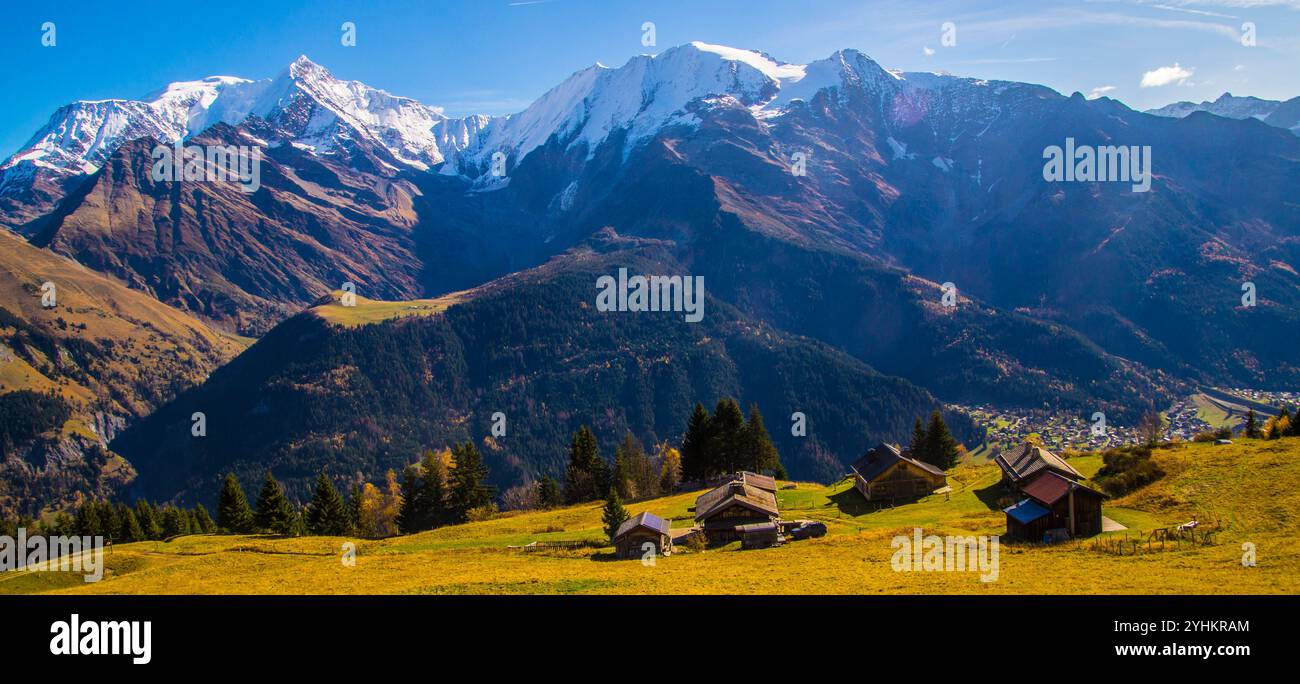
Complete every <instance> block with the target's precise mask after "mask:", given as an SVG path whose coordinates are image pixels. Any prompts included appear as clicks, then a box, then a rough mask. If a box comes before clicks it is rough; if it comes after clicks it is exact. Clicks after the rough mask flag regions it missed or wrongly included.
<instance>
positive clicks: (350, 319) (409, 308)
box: [308, 290, 466, 328]
mask: <svg viewBox="0 0 1300 684" xmlns="http://www.w3.org/2000/svg"><path fill="white" fill-rule="evenodd" d="M465 295H466V293H465V292H452V293H450V294H445V295H443V296H441V297H438V298H436V299H412V300H404V301H398V302H386V301H382V300H379V299H366V298H365V297H362V296H360V295H356V303H355V305H354V306H343V304H342V303H341V299H342V296H343V292H342V291H341V290H335V291H334V292H331V293H330V300H329V301H328V302H326V303H323V304H318V305H316V306H313V307H312V308H311V309H308V310H309V311H311V312H312V313H313V314H315V315H316V316H319V317H321V318H323V319H325V320H327V321H329V322H330V323H334V324H335V325H341V326H344V327H349V328H358V327H361V326H363V325H370V324H372V323H380V322H383V321H387V320H390V319H394V318H404V317H406V316H432V315H434V314H439V313H442V312H443V311H446V310H447V309H448V308H450V307H451V306H452V305H453V304H457V303H459V302H461V301H462V300H463V298H464V297H465Z"/></svg>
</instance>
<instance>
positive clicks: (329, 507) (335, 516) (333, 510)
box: [307, 471, 350, 537]
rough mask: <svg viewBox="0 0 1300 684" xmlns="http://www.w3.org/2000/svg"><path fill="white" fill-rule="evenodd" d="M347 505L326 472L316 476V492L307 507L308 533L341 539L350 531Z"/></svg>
mask: <svg viewBox="0 0 1300 684" xmlns="http://www.w3.org/2000/svg"><path fill="white" fill-rule="evenodd" d="M349 518H350V516H349V515H348V506H347V503H345V502H344V501H343V496H342V495H341V494H339V490H338V489H336V488H335V487H334V481H333V480H331V479H330V477H329V475H326V474H325V471H321V472H320V474H318V475H317V476H316V491H315V492H314V493H313V494H312V497H311V504H310V505H309V506H308V507H307V531H308V532H310V533H311V534H318V535H323V536H329V537H341V536H343V535H346V534H347V533H348V532H349V531H350V530H349V525H348V521H349Z"/></svg>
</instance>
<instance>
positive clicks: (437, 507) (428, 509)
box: [420, 449, 459, 530]
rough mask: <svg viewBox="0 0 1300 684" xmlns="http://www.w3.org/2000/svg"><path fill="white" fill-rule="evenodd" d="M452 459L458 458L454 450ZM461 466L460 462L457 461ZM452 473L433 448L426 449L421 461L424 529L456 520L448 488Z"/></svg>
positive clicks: (421, 499) (421, 496) (421, 498)
mask: <svg viewBox="0 0 1300 684" xmlns="http://www.w3.org/2000/svg"><path fill="white" fill-rule="evenodd" d="M452 460H453V461H455V460H457V459H456V457H455V454H454V452H453V456H452ZM457 465H458V466H459V462H457ZM450 477H451V473H449V472H447V468H446V466H445V465H444V464H443V462H442V458H441V457H440V456H439V455H438V454H437V453H435V452H434V450H433V449H426V450H425V452H424V458H423V459H422V461H421V463H420V501H421V502H422V504H423V506H424V522H423V525H424V527H423V529H426V530H431V529H433V528H435V527H440V526H442V525H446V524H448V523H450V522H455V521H456V520H455V518H456V516H455V515H454V514H453V513H452V512H451V502H450V501H449V500H448V498H449V497H448V493H447V488H448V486H449V479H450Z"/></svg>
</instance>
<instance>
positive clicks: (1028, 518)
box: [1002, 499, 1051, 525]
mask: <svg viewBox="0 0 1300 684" xmlns="http://www.w3.org/2000/svg"><path fill="white" fill-rule="evenodd" d="M1002 512H1003V513H1006V514H1007V515H1009V516H1011V517H1013V518H1015V519H1016V520H1018V521H1020V523H1021V524H1024V525H1028V524H1029V523H1031V522H1033V521H1035V520H1037V519H1039V518H1041V517H1043V516H1045V515H1047V514H1048V513H1051V511H1049V510H1047V509H1046V508H1044V507H1043V506H1042V505H1041V504H1039V503H1038V502H1037V501H1034V500H1033V499H1025V500H1024V501H1021V502H1020V503H1018V504H1016V505H1014V506H1009V507H1007V508H1004V509H1002Z"/></svg>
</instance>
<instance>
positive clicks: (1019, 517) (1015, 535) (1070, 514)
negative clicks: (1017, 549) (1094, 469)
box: [1004, 471, 1106, 541]
mask: <svg viewBox="0 0 1300 684" xmlns="http://www.w3.org/2000/svg"><path fill="white" fill-rule="evenodd" d="M1021 491H1022V492H1023V493H1024V495H1025V497H1026V498H1025V499H1024V500H1023V501H1021V502H1020V503H1017V504H1016V505H1014V506H1010V507H1008V508H1006V509H1004V512H1005V513H1006V514H1007V535H1006V536H1007V538H1009V539H1020V540H1024V541H1041V540H1042V539H1043V538H1044V536H1045V535H1047V533H1048V531H1049V530H1057V529H1060V530H1065V532H1066V533H1068V534H1069V535H1070V536H1071V537H1090V536H1092V535H1094V534H1100V533H1101V502H1102V500H1103V499H1105V498H1106V495H1105V494H1102V493H1101V492H1099V491H1097V490H1095V489H1091V488H1089V487H1086V486H1084V485H1082V484H1080V483H1078V482H1075V481H1074V480H1071V479H1070V478H1068V477H1065V476H1063V475H1060V474H1057V473H1055V472H1051V471H1045V472H1042V473H1039V474H1038V476H1037V477H1035V478H1033V479H1032V480H1030V481H1028V482H1026V483H1024V485H1023V486H1022V487H1021Z"/></svg>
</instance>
